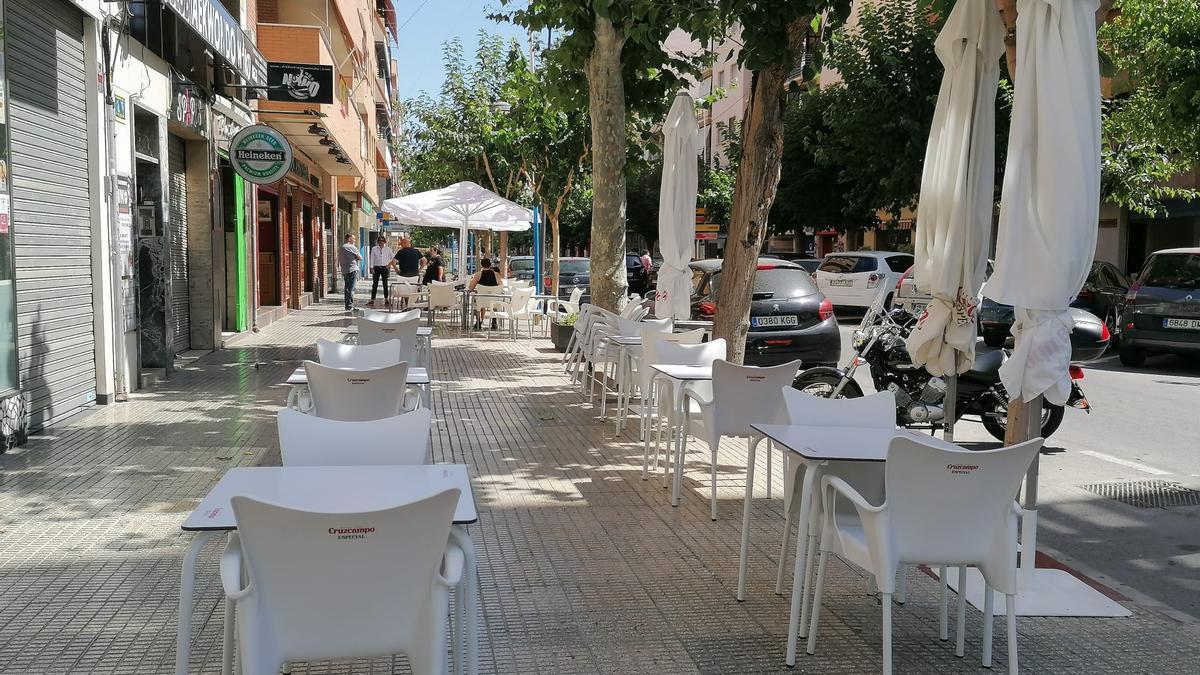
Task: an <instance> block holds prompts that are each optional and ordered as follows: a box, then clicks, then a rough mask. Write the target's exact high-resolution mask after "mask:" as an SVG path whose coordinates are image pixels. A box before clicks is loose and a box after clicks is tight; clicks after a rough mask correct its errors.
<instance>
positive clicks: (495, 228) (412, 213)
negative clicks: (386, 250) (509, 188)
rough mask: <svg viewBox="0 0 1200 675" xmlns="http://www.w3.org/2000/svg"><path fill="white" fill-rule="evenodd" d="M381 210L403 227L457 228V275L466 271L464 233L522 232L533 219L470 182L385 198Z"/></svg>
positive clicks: (530, 213)
mask: <svg viewBox="0 0 1200 675" xmlns="http://www.w3.org/2000/svg"><path fill="white" fill-rule="evenodd" d="M382 208H383V210H384V211H387V212H388V213H391V214H392V215H394V216H396V221H397V222H399V223H401V224H404V225H418V226H423V227H453V228H458V230H459V239H458V273H459V274H460V275H461V274H464V273H465V272H466V269H467V232H468V230H490V231H492V232H524V231H525V230H528V229H529V228H530V227H531V225H530V222H531V221H532V220H533V212H531V211H530V210H529V209H527V208H525V207H524V206H521V205H520V204H516V203H514V202H511V201H509V200H507V199H505V198H504V197H501V196H500V195H498V194H496V193H495V192H492V191H491V190H488V189H487V188H485V187H483V186H481V185H477V184H475V183H472V182H470V181H463V182H461V183H455V184H453V185H448V186H446V187H444V188H440V189H437V190H428V191H426V192H417V193H415V194H411V195H405V196H403V197H393V198H392V199H385V200H384V202H383V205H382Z"/></svg>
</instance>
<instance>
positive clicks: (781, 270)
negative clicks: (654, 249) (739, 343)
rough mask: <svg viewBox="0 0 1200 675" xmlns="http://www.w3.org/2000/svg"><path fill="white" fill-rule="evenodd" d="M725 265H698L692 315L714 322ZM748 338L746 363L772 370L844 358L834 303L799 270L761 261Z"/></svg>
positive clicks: (694, 271)
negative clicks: (776, 366) (797, 361)
mask: <svg viewBox="0 0 1200 675" xmlns="http://www.w3.org/2000/svg"><path fill="white" fill-rule="evenodd" d="M721 263H722V261H721V260H699V261H696V262H693V263H692V264H691V269H692V281H693V285H692V288H693V290H692V314H693V316H697V317H700V318H709V319H711V318H712V317H713V315H714V314H716V312H717V311H718V308H717V306H716V301H717V288H718V287H719V285H720V283H721ZM749 292H750V293H751V301H750V332H749V334H748V335H747V336H746V363H748V364H753V365H774V364H779V363H786V362H788V361H791V360H794V359H800V361H801V362H802V363H803V367H805V368H808V367H811V366H821V365H828V366H832V365H836V364H837V362H838V360H839V359H840V357H841V350H842V340H841V336H840V334H839V333H838V323H837V319H836V318H835V317H834V315H833V303H831V302H829V300H828V299H826V298H825V296H824V295H822V294H821V292H820V291H818V290H817V287H816V284H814V283H813V280H812V277H811V276H810V275H809V273H808V272H807V271H806V270H805V269H804V268H803V267H801V266H800V265H797V264H795V263H791V262H788V261H786V260H779V259H777V258H759V260H758V269H757V271H756V272H755V273H754V281H753V283H752V285H751V288H750V289H749Z"/></svg>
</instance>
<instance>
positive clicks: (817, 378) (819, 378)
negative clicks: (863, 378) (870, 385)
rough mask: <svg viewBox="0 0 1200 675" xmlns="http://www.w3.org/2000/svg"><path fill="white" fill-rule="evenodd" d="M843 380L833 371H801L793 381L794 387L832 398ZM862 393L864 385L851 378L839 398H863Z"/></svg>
mask: <svg viewBox="0 0 1200 675" xmlns="http://www.w3.org/2000/svg"><path fill="white" fill-rule="evenodd" d="M841 382H842V378H841V377H840V376H838V375H834V374H833V373H800V374H799V375H797V376H796V379H795V381H793V382H792V388H793V389H798V390H800V391H802V392H804V393H806V394H810V395H812V396H817V397H819V398H831V397H832V396H833V392H834V390H835V389H837V387H838V385H839V384H841ZM862 395H863V391H862V387H859V386H858V383H857V382H855V381H854V380H850V381H849V382H847V383H846V386H844V387H842V391H841V393H840V394H839V395H838V398H862Z"/></svg>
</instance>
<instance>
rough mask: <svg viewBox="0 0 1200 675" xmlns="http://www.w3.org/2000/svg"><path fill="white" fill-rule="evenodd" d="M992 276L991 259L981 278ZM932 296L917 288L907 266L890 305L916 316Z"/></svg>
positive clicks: (985, 278)
mask: <svg viewBox="0 0 1200 675" xmlns="http://www.w3.org/2000/svg"><path fill="white" fill-rule="evenodd" d="M991 276H992V260H991V259H990V258H989V259H988V261H987V272H986V273H985V274H984V276H983V279H984V281H987V280H988V279H989V278H991ZM932 299H933V298H932V297H931V296H930V295H929V294H928V293H922V292H921V291H919V290H917V280H916V278H915V277H914V276H913V268H911V267H910V268H908V270H906V271H905V272H904V275H903V276H901V277H900V281H899V282H897V283H896V293H895V296H894V297H893V298H892V307H902V308H904V311H906V312H908V313H909V314H912V315H913V316H917V315H918V314H920V313H921V312H922V311H924V310H925V305H928V304H929V301H930V300H932Z"/></svg>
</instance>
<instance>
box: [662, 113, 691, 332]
mask: <svg viewBox="0 0 1200 675" xmlns="http://www.w3.org/2000/svg"><path fill="white" fill-rule="evenodd" d="M696 130H697V125H696V108H695V103H694V102H693V101H692V97H691V96H689V95H688V94H687V92H683V91H681V92H679V93H678V94H676V96H675V102H674V103H673V104H672V105H671V112H669V113H668V114H667V120H666V122H664V123H663V174H662V189H661V190H660V191H659V193H658V248H659V250H660V251H661V252H662V257H663V264H662V267H661V268H660V269H659V271H658V287H657V289H656V291H657V293H655V296H654V315H655V316H657V317H659V318H666V317H668V316H670V317H674V318H676V319H687V318H689V317H690V314H691V298H692V275H691V273H690V272H689V271H688V262H690V261H691V259H692V245H693V244H692V240H693V238H694V237H695V235H696V189H697V187H696V181H697V176H696V161H697V159H696V158H697V154H698V148H697V147H696Z"/></svg>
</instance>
